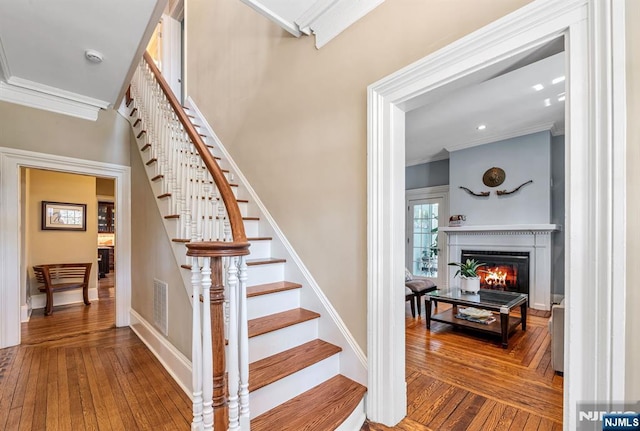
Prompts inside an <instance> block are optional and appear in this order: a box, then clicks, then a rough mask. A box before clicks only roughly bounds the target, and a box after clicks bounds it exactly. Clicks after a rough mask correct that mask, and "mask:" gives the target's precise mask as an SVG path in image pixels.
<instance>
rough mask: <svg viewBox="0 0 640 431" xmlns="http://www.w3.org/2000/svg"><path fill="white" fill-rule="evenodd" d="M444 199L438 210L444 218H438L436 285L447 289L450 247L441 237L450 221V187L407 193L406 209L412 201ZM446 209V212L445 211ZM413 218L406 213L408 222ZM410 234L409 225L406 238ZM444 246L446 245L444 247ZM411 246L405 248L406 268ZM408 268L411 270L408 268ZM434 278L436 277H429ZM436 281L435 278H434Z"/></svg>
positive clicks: (416, 190)
mask: <svg viewBox="0 0 640 431" xmlns="http://www.w3.org/2000/svg"><path fill="white" fill-rule="evenodd" d="M438 198H439V199H442V207H443V208H442V209H439V210H438V217H440V216H441V215H443V216H444V218H438V234H439V236H438V245H439V246H440V249H439V250H438V254H439V256H438V277H437V280H438V281H437V283H436V285H437V286H439V287H441V288H442V287H446V286H447V283H448V278H449V277H448V276H447V270H446V267H444V266H443V265H444V262H449V247H447V246H446V240H445V239H444V238H445V237H444V236H442V235H440V233H442V232H440V228H441V227H444V226H447V224H448V223H447V221H448V220H449V186H433V187H423V188H419V189H410V190H407V191H406V193H405V208H407V209H408V208H409V206H410V205H411V203H410V202H411V201H417V200H423V199H438ZM443 209H444V211H443ZM410 217H412V216H410V215H409V212H408V211H407V213H406V220H407V221H408V220H409V218H410ZM408 234H409V229H407V225H406V224H405V238H406V236H407V235H408ZM443 244H444V245H443ZM409 251H410V249H409V244H407V245H406V247H405V266H406V265H407V261H406V253H409ZM407 268H411V267H410V266H407ZM429 278H434V277H429ZM434 279H435V278H434Z"/></svg>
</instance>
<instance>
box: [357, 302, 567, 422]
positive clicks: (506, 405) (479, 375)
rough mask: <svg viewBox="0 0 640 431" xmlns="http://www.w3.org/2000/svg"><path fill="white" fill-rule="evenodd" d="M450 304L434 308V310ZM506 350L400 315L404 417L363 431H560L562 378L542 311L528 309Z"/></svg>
mask: <svg viewBox="0 0 640 431" xmlns="http://www.w3.org/2000/svg"><path fill="white" fill-rule="evenodd" d="M446 307H448V305H446V304H440V305H439V307H438V308H439V311H442V310H444V309H445V308H446ZM528 314H529V315H528V318H527V331H526V332H523V331H521V330H520V329H518V330H517V331H516V332H515V333H514V335H513V336H512V337H511V339H510V340H509V348H507V349H502V348H501V347H500V342H499V337H491V336H486V335H483V334H479V333H474V332H469V331H462V330H456V329H454V328H453V327H452V326H451V325H447V324H443V323H436V322H433V323H432V326H431V328H432V330H431V332H429V331H427V329H426V324H425V319H424V314H423V316H422V317H417V318H415V319H413V318H412V317H411V313H410V312H409V308H408V306H407V310H406V316H407V318H406V341H407V343H406V380H407V404H408V405H407V417H406V418H405V419H403V420H402V422H400V423H399V424H398V425H397V426H396V427H393V428H389V427H385V426H383V425H380V424H375V423H369V422H366V423H365V424H364V425H363V427H362V431H383V430H390V429H395V430H405V431H427V430H433V431H444V430H469V431H471V430H483V431H484V430H514V431H521V430H539V431H542V430H562V384H563V379H562V377H560V376H558V375H556V374H555V373H554V371H553V369H552V368H551V350H550V337H549V332H548V330H547V326H546V325H547V322H548V313H544V312H538V311H536V310H529V313H528Z"/></svg>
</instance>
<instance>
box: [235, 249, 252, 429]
mask: <svg viewBox="0 0 640 431" xmlns="http://www.w3.org/2000/svg"><path fill="white" fill-rule="evenodd" d="M247 279H248V275H247V260H246V258H245V256H240V273H239V280H240V286H239V289H238V298H239V316H238V322H239V328H238V331H239V333H238V336H239V348H240V359H239V361H240V429H242V430H243V431H249V429H250V421H249V326H248V320H247V317H248V315H247Z"/></svg>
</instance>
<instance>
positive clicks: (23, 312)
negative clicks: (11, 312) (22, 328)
mask: <svg viewBox="0 0 640 431" xmlns="http://www.w3.org/2000/svg"><path fill="white" fill-rule="evenodd" d="M30 319H31V306H30V305H29V304H23V305H21V306H20V322H22V323H26V322H28V321H29V320H30Z"/></svg>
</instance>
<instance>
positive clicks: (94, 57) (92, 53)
mask: <svg viewBox="0 0 640 431" xmlns="http://www.w3.org/2000/svg"><path fill="white" fill-rule="evenodd" d="M84 56H85V58H86V59H87V60H89V61H90V62H92V63H102V53H101V52H98V51H96V50H95V49H87V50H86V51H85V52H84Z"/></svg>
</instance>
